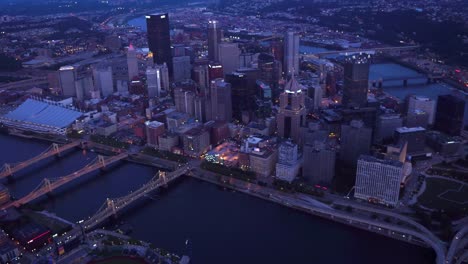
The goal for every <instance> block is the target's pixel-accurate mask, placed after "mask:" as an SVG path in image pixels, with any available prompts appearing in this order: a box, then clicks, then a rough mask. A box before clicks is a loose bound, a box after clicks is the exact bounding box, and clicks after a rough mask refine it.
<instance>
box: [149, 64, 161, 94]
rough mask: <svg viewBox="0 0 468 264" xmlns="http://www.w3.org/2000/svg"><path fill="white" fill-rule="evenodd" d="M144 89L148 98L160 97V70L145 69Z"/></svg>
mask: <svg viewBox="0 0 468 264" xmlns="http://www.w3.org/2000/svg"><path fill="white" fill-rule="evenodd" d="M146 87H147V89H148V97H150V98H151V97H159V96H161V70H160V69H159V68H158V67H154V68H153V67H149V68H148V69H146Z"/></svg>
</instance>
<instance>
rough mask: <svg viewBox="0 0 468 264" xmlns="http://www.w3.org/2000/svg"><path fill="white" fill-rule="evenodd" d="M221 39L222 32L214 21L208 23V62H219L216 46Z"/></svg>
mask: <svg viewBox="0 0 468 264" xmlns="http://www.w3.org/2000/svg"><path fill="white" fill-rule="evenodd" d="M222 38H223V31H222V30H221V28H220V27H219V23H218V21H216V20H211V21H208V58H209V59H210V61H219V50H218V45H219V44H220V43H221V39H222Z"/></svg>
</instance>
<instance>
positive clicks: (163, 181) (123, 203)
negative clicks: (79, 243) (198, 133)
mask: <svg viewBox="0 0 468 264" xmlns="http://www.w3.org/2000/svg"><path fill="white" fill-rule="evenodd" d="M189 170H190V167H189V165H184V166H182V167H180V168H179V169H177V170H175V171H173V172H170V173H165V172H161V171H160V172H159V174H157V176H155V177H154V178H153V179H151V180H150V181H149V182H148V183H146V184H144V185H143V186H142V187H140V188H139V189H138V190H136V191H133V192H131V193H130V194H128V195H126V196H123V197H119V198H114V199H107V200H106V202H105V203H104V204H103V205H102V206H101V208H99V210H98V211H97V212H96V213H95V214H94V215H93V216H92V217H91V218H89V219H88V220H86V221H84V222H83V223H82V227H83V229H84V230H85V231H87V230H91V229H93V228H95V227H96V226H98V225H99V224H101V223H102V222H104V221H105V220H106V219H107V218H109V217H110V216H115V215H117V213H118V212H119V211H121V210H123V209H124V208H125V207H127V206H128V205H130V204H131V203H133V202H135V201H136V200H138V199H139V198H141V197H142V196H144V195H146V194H148V193H149V192H151V191H154V190H155V189H157V188H159V187H161V186H165V185H167V184H168V183H169V182H171V181H173V180H175V179H177V178H179V177H180V176H182V175H183V174H186V173H187V172H188V171H189Z"/></svg>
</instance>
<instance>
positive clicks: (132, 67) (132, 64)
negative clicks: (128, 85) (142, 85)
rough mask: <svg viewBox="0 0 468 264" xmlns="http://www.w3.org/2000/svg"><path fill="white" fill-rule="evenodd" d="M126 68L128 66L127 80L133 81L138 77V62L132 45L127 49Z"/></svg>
mask: <svg viewBox="0 0 468 264" xmlns="http://www.w3.org/2000/svg"><path fill="white" fill-rule="evenodd" d="M127 66H128V80H129V81H131V80H133V77H137V76H138V60H137V57H136V50H135V48H134V47H133V45H132V44H130V46H128V49H127Z"/></svg>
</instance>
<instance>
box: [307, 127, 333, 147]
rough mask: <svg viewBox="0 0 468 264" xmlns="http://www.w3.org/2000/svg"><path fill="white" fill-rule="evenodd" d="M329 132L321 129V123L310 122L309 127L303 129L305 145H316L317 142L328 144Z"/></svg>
mask: <svg viewBox="0 0 468 264" xmlns="http://www.w3.org/2000/svg"><path fill="white" fill-rule="evenodd" d="M328 134H329V133H328V131H327V130H325V129H322V128H321V125H320V122H319V121H310V122H309V123H308V124H307V127H304V128H303V132H302V137H303V141H302V142H303V143H304V144H308V145H314V144H315V142H316V141H317V142H326V140H327V139H328Z"/></svg>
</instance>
